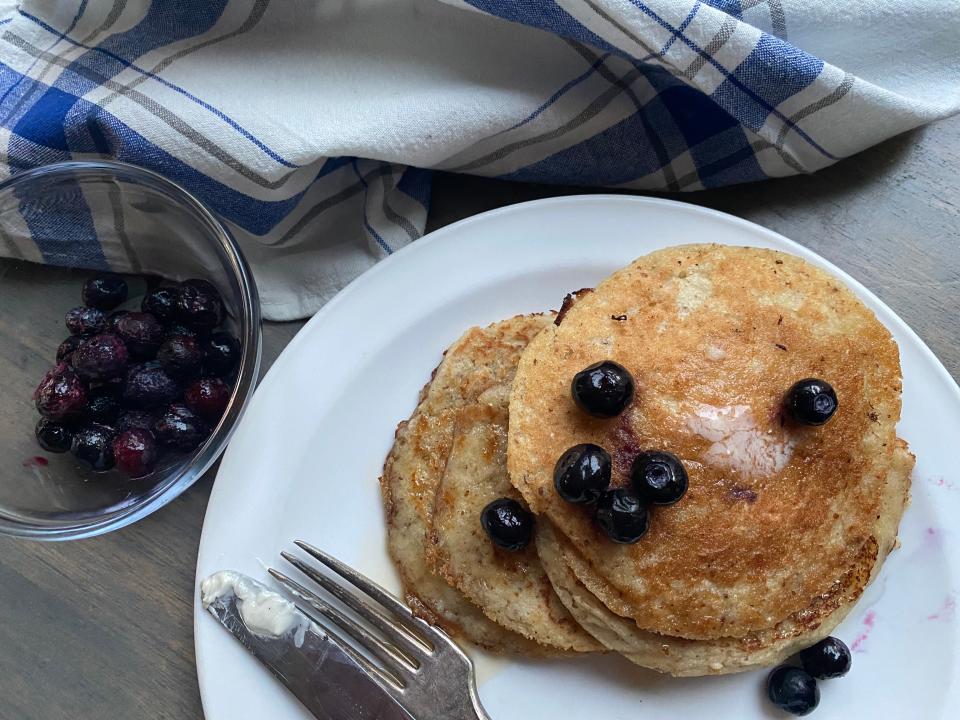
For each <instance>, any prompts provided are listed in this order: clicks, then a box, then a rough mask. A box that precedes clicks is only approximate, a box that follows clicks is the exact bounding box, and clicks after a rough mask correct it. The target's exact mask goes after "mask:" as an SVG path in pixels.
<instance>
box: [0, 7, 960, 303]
mask: <svg viewBox="0 0 960 720" xmlns="http://www.w3.org/2000/svg"><path fill="white" fill-rule="evenodd" d="M0 5H4V6H5V7H3V8H2V9H0V134H2V143H3V146H2V147H3V151H2V153H0V172H2V173H4V174H13V173H16V172H18V171H19V170H23V169H25V168H30V167H35V166H38V165H43V164H47V163H51V162H55V161H59V160H67V159H71V158H74V159H76V158H89V157H98V156H106V157H113V158H116V159H119V160H124V161H127V162H131V163H134V164H137V165H140V166H142V167H146V168H150V169H153V170H156V171H158V172H160V173H162V174H164V175H166V176H167V177H169V178H171V179H173V180H175V181H176V182H178V183H180V184H182V185H183V186H184V187H186V188H187V189H188V190H190V191H191V192H193V193H194V194H196V195H197V196H198V197H200V198H201V199H202V200H204V201H205V202H206V203H207V204H208V205H209V207H211V208H212V209H213V210H215V211H216V212H217V213H218V214H219V215H220V216H221V217H222V218H223V219H224V220H225V221H226V222H227V224H228V225H229V227H230V229H231V231H232V232H233V233H234V234H235V236H236V237H237V239H238V241H239V242H240V244H241V246H242V248H243V250H244V252H245V254H246V256H247V259H248V260H249V261H250V263H251V265H252V267H253V270H254V274H255V276H256V279H257V281H258V285H259V288H260V292H261V299H262V302H263V309H264V314H265V316H266V317H268V318H272V319H292V318H297V317H303V316H306V315H308V314H310V313H312V312H314V311H315V310H316V309H317V308H318V307H319V306H320V305H322V304H323V302H324V301H325V300H327V299H328V298H329V297H330V296H331V295H332V294H333V293H335V292H336V291H337V290H338V289H340V288H341V287H342V286H343V285H344V284H345V283H346V282H348V281H349V280H350V279H352V278H353V277H355V276H356V275H357V274H359V273H360V272H362V271H363V270H364V269H366V268H367V267H369V266H370V265H372V264H373V263H374V262H376V261H377V260H378V259H380V258H382V257H384V256H385V255H388V254H390V253H391V252H394V251H395V250H397V249H399V248H400V247H402V246H404V245H406V244H407V243H409V242H411V241H413V240H415V239H417V238H418V237H419V236H420V235H421V234H422V233H423V228H424V224H425V220H426V214H427V209H428V206H429V199H430V170H431V169H444V170H451V171H454V172H463V173H472V174H476V175H484V176H490V177H498V178H508V179H512V180H518V181H535V182H556V183H565V184H580V185H585V186H607V187H618V188H638V189H646V190H666V191H683V190H697V189H702V188H708V187H714V186H718V185H725V184H730V183H740V182H749V181H755V180H762V179H765V178H770V177H777V176H783V175H790V174H793V173H801V172H813V171H815V170H817V169H819V168H822V167H825V166H827V165H830V164H831V163H833V162H836V161H837V160H838V159H840V158H843V157H846V156H848V155H851V154H853V153H856V152H858V151H860V150H862V149H864V148H866V147H868V146H870V145H872V144H874V143H877V142H879V141H881V140H883V139H885V138H888V137H890V136H892V135H895V134H897V133H900V132H903V131H905V130H908V129H910V128H913V127H916V126H918V125H921V124H923V123H926V122H929V121H931V120H934V119H936V118H940V117H944V116H946V115H949V114H952V113H955V112H957V111H958V110H960V42H958V38H960V7H958V5H957V2H956V0H888V1H887V2H871V1H869V0H858V1H857V2H828V1H826V0H704V1H702V2H701V1H693V0H646V1H641V0H555V1H553V2H551V1H549V0H529V1H527V2H511V1H509V0H442V1H441V0H353V1H351V0H317V1H316V2H291V1H289V0H272V1H271V0H155V1H154V2H150V1H149V0H98V1H97V2H88V0H27V1H25V2H21V3H20V4H19V5H18V6H17V7H12V4H11V3H10V2H9V0H3V1H2V2H0ZM81 225H84V224H81ZM85 226H87V227H89V228H91V230H89V231H84V230H83V229H82V228H80V227H78V228H77V229H76V230H75V233H79V236H78V237H74V238H73V242H74V243H75V244H77V247H81V248H83V251H82V252H77V253H76V257H73V258H69V257H67V258H65V257H64V255H63V253H45V252H44V250H43V248H42V247H40V246H38V245H37V243H36V238H35V237H31V235H35V234H36V233H31V231H30V228H29V223H27V222H19V223H5V224H4V226H3V227H2V228H0V254H7V255H14V254H15V255H17V256H20V257H26V258H28V259H35V260H38V261H41V262H51V263H68V262H73V263H82V264H85V265H89V266H91V267H106V266H107V264H108V263H107V261H106V259H105V258H106V257H109V258H110V263H109V265H110V266H112V267H113V269H115V270H119V271H123V270H128V269H129V267H130V266H131V263H130V262H128V260H129V258H128V257H127V256H126V255H125V253H128V252H129V251H128V250H126V249H125V248H117V247H111V248H109V252H107V251H106V250H107V249H106V248H104V247H102V246H103V244H104V243H113V242H114V240H112V239H110V238H105V237H102V234H101V236H99V237H98V236H97V234H96V232H95V231H93V229H92V228H93V227H94V224H93V223H86V224H85ZM17 228H21V230H19V231H18V230H17ZM84 235H88V236H84Z"/></svg>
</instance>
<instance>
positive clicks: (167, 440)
mask: <svg viewBox="0 0 960 720" xmlns="http://www.w3.org/2000/svg"><path fill="white" fill-rule="evenodd" d="M153 434H154V435H155V436H156V438H157V440H158V441H160V443H161V444H163V445H167V446H168V447H173V448H177V449H179V450H193V449H194V448H195V447H197V446H198V445H199V444H200V443H202V442H203V441H204V440H205V439H206V438H207V435H209V434H210V428H209V427H208V426H207V424H206V423H205V422H204V421H203V420H202V419H200V418H199V417H198V416H197V415H195V414H194V413H193V411H192V410H191V409H190V408H188V407H187V406H186V405H181V404H179V403H177V404H173V405H171V406H170V407H168V408H167V409H166V410H165V411H164V413H163V414H162V415H161V416H160V417H159V418H158V419H157V422H156V423H155V424H154V426H153Z"/></svg>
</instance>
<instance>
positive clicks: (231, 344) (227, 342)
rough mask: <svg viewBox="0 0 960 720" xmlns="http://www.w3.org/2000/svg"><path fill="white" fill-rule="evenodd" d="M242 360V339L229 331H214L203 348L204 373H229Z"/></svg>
mask: <svg viewBox="0 0 960 720" xmlns="http://www.w3.org/2000/svg"><path fill="white" fill-rule="evenodd" d="M238 362H240V341H239V340H237V339H236V338H235V337H233V336H232V335H230V334H229V333H224V332H219V333H213V335H211V336H210V339H209V340H207V342H206V344H205V345H204V348H203V374H204V375H212V376H214V377H224V376H226V375H228V374H229V373H230V372H231V371H232V370H233V369H234V368H235V367H236V366H237V363H238Z"/></svg>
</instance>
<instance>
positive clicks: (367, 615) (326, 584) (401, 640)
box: [280, 551, 433, 662]
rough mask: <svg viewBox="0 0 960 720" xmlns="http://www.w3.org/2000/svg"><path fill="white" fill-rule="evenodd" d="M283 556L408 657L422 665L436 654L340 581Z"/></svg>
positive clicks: (287, 554) (422, 641)
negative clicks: (427, 656) (430, 654)
mask: <svg viewBox="0 0 960 720" xmlns="http://www.w3.org/2000/svg"><path fill="white" fill-rule="evenodd" d="M280 556H281V557H282V558H283V559H284V560H286V561H287V562H288V563H290V564H291V565H293V566H294V567H295V568H297V570H299V571H300V572H302V573H303V574H304V575H306V576H307V577H309V578H310V579H311V580H313V581H314V582H315V583H317V585H319V586H320V587H322V588H323V589H324V590H326V591H327V592H329V593H330V594H331V595H333V596H334V597H335V598H337V599H338V600H340V601H341V602H342V603H344V604H345V605H347V606H348V607H349V608H351V609H352V610H354V611H355V612H356V613H357V614H359V615H361V616H362V617H363V618H364V619H365V620H367V621H368V622H369V623H370V624H371V625H373V626H374V627H375V628H377V630H379V631H380V632H382V633H383V634H384V635H385V636H386V637H387V639H388V640H389V641H390V642H392V643H393V644H394V645H395V646H396V647H397V648H399V649H400V652H402V653H403V654H404V655H406V656H408V657H409V658H411V659H413V660H416V661H417V662H420V661H422V660H423V659H424V658H425V656H426V655H427V653H429V652H431V651H432V650H433V648H431V647H428V646H427V645H426V641H425V640H423V639H421V638H419V637H417V636H416V635H414V634H413V633H412V632H410V631H409V630H407V629H406V628H404V627H403V626H401V625H399V624H398V623H396V622H395V621H394V620H392V619H391V618H389V617H387V616H386V615H384V614H383V613H381V612H380V611H378V610H377V609H376V608H374V607H373V606H371V605H370V604H369V603H366V602H364V601H363V600H361V599H360V598H358V597H357V596H356V595H354V594H353V593H352V592H350V591H349V590H347V589H346V588H345V587H343V586H342V585H340V584H339V583H338V582H337V581H336V580H333V579H332V578H329V577H327V576H326V575H324V574H323V573H321V572H320V571H319V570H317V569H316V568H313V567H311V566H310V565H308V564H307V563H306V562H304V561H303V560H301V559H300V558H298V557H296V556H295V555H291V554H290V553H288V552H286V551H281V552H280ZM418 641H419V642H418Z"/></svg>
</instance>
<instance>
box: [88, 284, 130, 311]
mask: <svg viewBox="0 0 960 720" xmlns="http://www.w3.org/2000/svg"><path fill="white" fill-rule="evenodd" d="M82 295H83V304H84V305H86V306H87V307H92V308H97V309H98V310H113V309H114V308H115V307H116V306H117V305H119V304H120V303H122V302H123V301H124V300H126V299H127V282H126V280H124V279H123V278H122V277H120V276H119V275H97V276H96V277H94V278H90V279H89V280H87V281H86V282H85V283H84V284H83V293H82Z"/></svg>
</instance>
